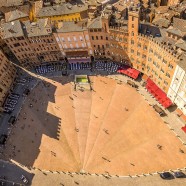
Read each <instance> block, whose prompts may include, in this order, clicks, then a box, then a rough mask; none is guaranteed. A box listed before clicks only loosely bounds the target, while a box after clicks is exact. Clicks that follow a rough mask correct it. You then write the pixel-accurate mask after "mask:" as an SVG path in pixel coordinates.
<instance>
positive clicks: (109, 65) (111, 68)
mask: <svg viewBox="0 0 186 186" xmlns="http://www.w3.org/2000/svg"><path fill="white" fill-rule="evenodd" d="M119 67H120V66H119V65H118V64H117V63H114V62H112V61H109V62H105V61H96V63H95V68H96V69H97V70H102V71H107V72H110V73H114V72H117V70H118V68H119Z"/></svg>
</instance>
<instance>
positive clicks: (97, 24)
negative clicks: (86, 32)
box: [88, 17, 102, 28]
mask: <svg viewBox="0 0 186 186" xmlns="http://www.w3.org/2000/svg"><path fill="white" fill-rule="evenodd" d="M88 28H102V22H101V17H97V18H96V19H94V20H92V21H91V22H90V23H89V24H88Z"/></svg>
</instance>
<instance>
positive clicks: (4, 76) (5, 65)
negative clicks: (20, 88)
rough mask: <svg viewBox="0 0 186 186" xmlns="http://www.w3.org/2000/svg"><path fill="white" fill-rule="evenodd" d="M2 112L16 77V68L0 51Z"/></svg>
mask: <svg viewBox="0 0 186 186" xmlns="http://www.w3.org/2000/svg"><path fill="white" fill-rule="evenodd" d="M0 61H1V63H0V111H2V106H3V103H4V101H5V99H6V97H7V95H8V93H9V91H10V89H11V87H12V85H13V82H14V79H15V77H16V68H15V66H14V65H13V64H12V63H11V62H10V61H9V60H8V59H7V58H6V56H5V55H4V54H3V52H2V51H1V50H0Z"/></svg>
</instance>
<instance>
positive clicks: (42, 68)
mask: <svg viewBox="0 0 186 186" xmlns="http://www.w3.org/2000/svg"><path fill="white" fill-rule="evenodd" d="M60 70H66V64H65V63H60V64H50V65H39V66H37V67H36V68H35V71H36V73H39V74H45V73H50V72H56V71H60Z"/></svg>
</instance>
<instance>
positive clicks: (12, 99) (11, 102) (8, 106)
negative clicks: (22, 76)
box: [4, 93, 20, 113]
mask: <svg viewBox="0 0 186 186" xmlns="http://www.w3.org/2000/svg"><path fill="white" fill-rule="evenodd" d="M19 97H20V95H19V94H15V93H11V94H10V95H9V96H8V98H7V99H6V103H5V105H4V112H6V113H11V112H12V111H13V110H14V108H15V106H16V104H17V102H18V100H19Z"/></svg>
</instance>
